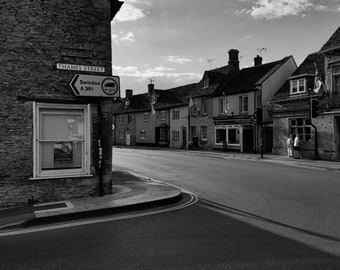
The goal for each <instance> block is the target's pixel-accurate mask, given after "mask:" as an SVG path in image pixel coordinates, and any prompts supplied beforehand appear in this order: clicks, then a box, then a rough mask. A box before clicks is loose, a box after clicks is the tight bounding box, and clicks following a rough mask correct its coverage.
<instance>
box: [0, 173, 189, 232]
mask: <svg viewBox="0 0 340 270" xmlns="http://www.w3.org/2000/svg"><path fill="white" fill-rule="evenodd" d="M112 174H113V182H114V183H113V185H112V191H113V192H112V194H109V195H104V196H102V197H86V198H79V199H70V200H65V201H59V202H49V203H38V204H34V205H25V206H20V207H13V208H7V209H2V210H0V230H11V229H17V228H24V227H27V226H30V225H31V224H39V223H46V222H47V221H48V220H51V221H58V220H65V219H68V218H81V217H85V216H86V215H88V214H89V213H91V214H92V213H95V212H97V213H98V212H100V211H102V212H103V211H104V210H113V211H111V213H112V212H114V210H116V212H119V211H120V212H121V211H129V210H131V209H136V206H143V205H151V204H154V205H161V204H162V203H163V204H167V203H169V202H174V201H177V200H179V199H180V197H181V194H182V193H181V190H180V189H179V188H177V187H174V186H171V185H168V184H165V183H162V182H159V181H155V180H151V179H147V178H143V177H141V176H138V175H135V174H132V173H129V172H124V171H114V172H113V173H112Z"/></svg>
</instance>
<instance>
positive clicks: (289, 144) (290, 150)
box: [287, 134, 294, 157]
mask: <svg viewBox="0 0 340 270" xmlns="http://www.w3.org/2000/svg"><path fill="white" fill-rule="evenodd" d="M293 145H294V140H293V135H292V134H290V135H289V137H288V139H287V152H288V157H293Z"/></svg>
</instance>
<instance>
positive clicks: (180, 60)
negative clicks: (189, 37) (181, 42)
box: [165, 55, 191, 64]
mask: <svg viewBox="0 0 340 270" xmlns="http://www.w3.org/2000/svg"><path fill="white" fill-rule="evenodd" d="M165 58H166V61H168V62H171V63H177V64H185V63H188V62H191V60H190V59H187V58H183V57H178V56H173V55H169V56H166V57H165Z"/></svg>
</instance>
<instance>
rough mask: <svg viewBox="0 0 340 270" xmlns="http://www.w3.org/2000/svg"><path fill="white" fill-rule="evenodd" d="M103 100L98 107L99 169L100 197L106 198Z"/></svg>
mask: <svg viewBox="0 0 340 270" xmlns="http://www.w3.org/2000/svg"><path fill="white" fill-rule="evenodd" d="M102 137H103V136H102V100H101V99H100V103H99V106H98V168H99V196H100V197H102V196H104V181H103V164H102V163H103V147H102V139H103V138H102Z"/></svg>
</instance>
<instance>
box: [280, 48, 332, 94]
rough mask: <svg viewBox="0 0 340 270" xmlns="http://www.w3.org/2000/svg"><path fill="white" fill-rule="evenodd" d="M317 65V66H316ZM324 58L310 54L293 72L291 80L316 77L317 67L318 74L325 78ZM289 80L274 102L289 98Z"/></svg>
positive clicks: (316, 54)
mask: <svg viewBox="0 0 340 270" xmlns="http://www.w3.org/2000/svg"><path fill="white" fill-rule="evenodd" d="M314 63H315V64H314ZM324 64H325V63H324V56H323V55H322V54H321V53H319V52H316V53H312V54H309V55H308V56H307V57H306V59H305V60H304V61H303V62H302V63H301V65H300V66H299V67H298V68H297V69H296V70H295V71H294V72H293V74H292V75H291V76H290V78H294V77H299V76H300V77H306V76H308V75H309V76H314V75H315V73H316V70H315V65H316V68H317V70H318V74H319V75H320V76H321V78H324V73H325V70H324ZM289 88H290V85H289V80H287V81H286V82H285V83H284V84H283V86H282V87H281V88H280V89H279V90H278V91H277V92H276V94H275V95H274V97H273V100H278V99H284V98H286V97H288V96H289V90H290V89H289Z"/></svg>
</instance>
